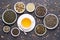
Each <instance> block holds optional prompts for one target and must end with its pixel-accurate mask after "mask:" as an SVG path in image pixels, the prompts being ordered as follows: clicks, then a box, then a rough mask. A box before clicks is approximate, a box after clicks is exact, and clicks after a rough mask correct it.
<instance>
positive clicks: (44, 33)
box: [35, 24, 47, 36]
mask: <svg viewBox="0 0 60 40" xmlns="http://www.w3.org/2000/svg"><path fill="white" fill-rule="evenodd" d="M38 25H43V24H38ZM38 25H37V26H38ZM37 26H36V27H37ZM43 26H44V25H43ZM36 27H35V33H36V34H37V35H38V36H43V35H44V34H46V32H47V29H46V28H45V32H44V33H43V34H38V33H37V32H36ZM44 27H45V26H44Z"/></svg>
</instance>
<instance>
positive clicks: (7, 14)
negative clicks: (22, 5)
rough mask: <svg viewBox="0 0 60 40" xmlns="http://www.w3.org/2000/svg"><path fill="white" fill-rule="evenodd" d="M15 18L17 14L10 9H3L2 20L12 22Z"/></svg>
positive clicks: (7, 22)
mask: <svg viewBox="0 0 60 40" xmlns="http://www.w3.org/2000/svg"><path fill="white" fill-rule="evenodd" d="M16 19H17V14H16V13H15V12H14V11H13V10H12V9H8V10H5V11H4V13H3V15H2V20H3V21H4V23H6V24H13V23H14V22H15V21H16Z"/></svg>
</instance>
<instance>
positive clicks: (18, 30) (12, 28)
mask: <svg viewBox="0 0 60 40" xmlns="http://www.w3.org/2000/svg"><path fill="white" fill-rule="evenodd" d="M14 29H17V30H18V31H19V33H18V34H17V35H14V34H13V30H14ZM19 34H20V30H19V28H17V27H14V28H12V29H11V35H12V36H14V37H17V36H19Z"/></svg>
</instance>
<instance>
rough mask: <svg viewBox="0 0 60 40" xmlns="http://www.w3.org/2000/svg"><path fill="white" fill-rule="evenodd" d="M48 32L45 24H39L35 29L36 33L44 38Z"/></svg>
mask: <svg viewBox="0 0 60 40" xmlns="http://www.w3.org/2000/svg"><path fill="white" fill-rule="evenodd" d="M46 32H47V29H46V28H45V27H44V25H43V24H37V25H36V27H35V33H36V34H37V35H38V36H43V35H44V34H45V33H46Z"/></svg>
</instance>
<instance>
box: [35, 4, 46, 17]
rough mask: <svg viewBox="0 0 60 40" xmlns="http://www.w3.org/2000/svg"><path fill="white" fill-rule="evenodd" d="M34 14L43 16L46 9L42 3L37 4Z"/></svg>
mask: <svg viewBox="0 0 60 40" xmlns="http://www.w3.org/2000/svg"><path fill="white" fill-rule="evenodd" d="M35 14H36V16H37V17H44V16H45V15H46V14H47V9H46V7H44V6H43V5H39V6H37V7H36V13H35Z"/></svg>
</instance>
